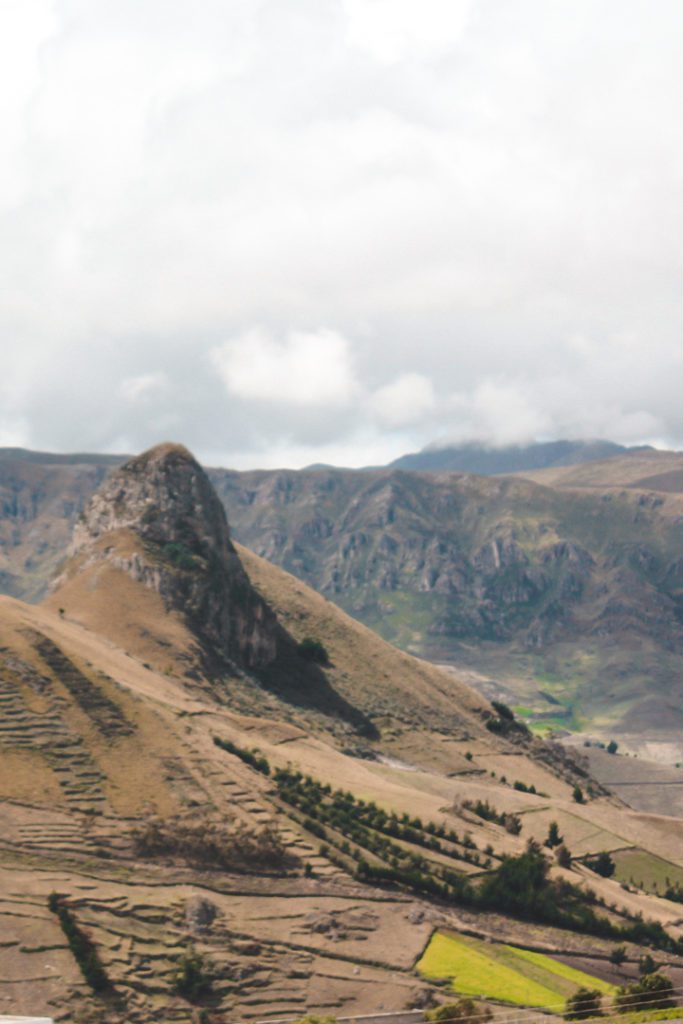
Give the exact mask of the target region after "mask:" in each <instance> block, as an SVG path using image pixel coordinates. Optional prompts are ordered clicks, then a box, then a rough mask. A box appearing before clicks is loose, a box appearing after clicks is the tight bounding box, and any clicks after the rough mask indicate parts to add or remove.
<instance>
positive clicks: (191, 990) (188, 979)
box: [172, 946, 213, 1003]
mask: <svg viewBox="0 0 683 1024" xmlns="http://www.w3.org/2000/svg"><path fill="white" fill-rule="evenodd" d="M172 987H173V991H174V992H175V993H176V994H177V995H179V996H184V998H185V999H187V1000H188V1002H191V1003H196V1002H199V1000H200V999H203V998H205V997H206V996H208V995H211V992H212V989H213V983H212V978H211V974H210V972H209V969H208V967H207V964H206V961H205V960H204V957H203V956H201V954H199V953H196V952H195V950H194V948H193V947H192V946H188V948H187V950H186V951H185V953H184V954H183V955H182V956H181V958H180V960H179V961H178V967H177V969H176V972H175V974H174V976H173V982H172Z"/></svg>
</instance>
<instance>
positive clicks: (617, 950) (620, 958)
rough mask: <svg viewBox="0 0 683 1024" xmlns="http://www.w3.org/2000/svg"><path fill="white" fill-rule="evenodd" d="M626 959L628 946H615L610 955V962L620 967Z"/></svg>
mask: <svg viewBox="0 0 683 1024" xmlns="http://www.w3.org/2000/svg"><path fill="white" fill-rule="evenodd" d="M625 959H626V946H615V947H614V949H613V950H612V952H611V953H610V955H609V962H610V963H611V964H614V965H615V966H616V967H619V966H620V965H621V964H623V962H624V960H625Z"/></svg>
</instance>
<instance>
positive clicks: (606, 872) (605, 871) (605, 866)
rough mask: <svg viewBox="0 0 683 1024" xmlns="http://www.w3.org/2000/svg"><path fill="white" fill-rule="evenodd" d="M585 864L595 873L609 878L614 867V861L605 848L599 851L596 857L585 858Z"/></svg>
mask: <svg viewBox="0 0 683 1024" xmlns="http://www.w3.org/2000/svg"><path fill="white" fill-rule="evenodd" d="M586 864H587V865H588V867H589V868H590V869H591V871H595V873H596V875H601V876H602V877H603V878H611V877H612V875H613V874H614V871H615V868H616V865H615V863H614V861H613V860H612V858H611V857H610V855H609V853H607V851H606V850H603V851H602V853H599V854H598V855H597V857H593V858H591V859H590V860H587V861H586Z"/></svg>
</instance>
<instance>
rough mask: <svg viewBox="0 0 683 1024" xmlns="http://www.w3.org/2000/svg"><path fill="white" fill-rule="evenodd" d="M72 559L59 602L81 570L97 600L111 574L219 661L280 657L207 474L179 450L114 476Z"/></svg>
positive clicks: (88, 513)
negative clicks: (149, 596)
mask: <svg viewBox="0 0 683 1024" xmlns="http://www.w3.org/2000/svg"><path fill="white" fill-rule="evenodd" d="M70 553H71V556H72V557H71V560H70V562H69V564H68V566H67V571H66V574H65V575H64V576H63V577H61V579H60V580H59V581H58V590H59V597H60V600H61V599H62V596H63V597H64V599H66V593H64V594H62V589H63V588H64V587H65V586H68V584H69V583H71V584H73V581H74V580H75V579H76V578H77V577H78V576H81V575H82V574H83V573H86V574H87V575H88V576H89V583H88V586H89V589H90V590H91V591H92V592H93V594H94V593H95V592H96V591H97V590H98V589H100V588H99V587H98V582H99V581H100V580H101V577H102V571H103V570H104V569H105V568H107V567H109V568H111V569H115V570H119V571H122V572H123V573H125V574H126V575H127V576H129V577H130V578H131V579H132V580H134V581H135V582H136V583H142V584H143V585H144V586H145V587H146V588H148V589H149V590H151V591H153V592H154V593H155V594H157V595H158V596H159V597H160V598H161V600H162V601H163V605H164V608H165V611H167V612H175V613H177V615H179V616H180V617H181V618H182V619H183V620H184V622H185V624H186V625H187V626H188V627H189V629H190V630H191V632H192V634H194V636H196V637H197V638H198V639H199V641H200V643H201V644H202V646H203V647H206V648H209V649H210V650H211V652H212V653H213V654H218V655H219V656H220V657H222V658H223V659H225V660H226V661H228V662H230V663H232V664H235V665H237V666H239V667H241V668H244V669H247V670H253V669H259V668H263V667H265V666H267V665H269V664H270V663H271V662H273V661H274V660H275V658H276V656H277V653H278V641H279V639H281V637H280V634H282V633H283V631H282V630H281V629H280V627H279V626H278V624H277V620H276V618H275V615H274V614H273V612H271V610H270V609H269V607H268V605H267V604H266V603H265V602H264V601H263V600H262V598H260V597H259V595H258V594H257V593H256V591H255V590H254V589H253V587H252V586H251V584H250V583H249V580H248V578H247V575H246V573H245V571H244V569H243V567H242V563H241V562H240V559H239V557H238V555H237V553H236V551H235V548H234V547H233V544H232V541H231V539H230V531H229V528H228V523H227V519H226V516H225V511H224V509H223V506H222V504H221V502H220V500H219V499H218V497H217V495H216V492H215V491H214V489H213V487H212V485H211V483H210V481H209V479H208V477H207V475H206V473H205V472H204V470H203V469H202V468H201V466H200V465H199V463H198V462H197V461H196V460H195V459H194V457H193V456H192V455H191V454H190V452H189V451H187V449H186V448H184V447H182V446H181V445H176V444H161V445H158V446H157V447H155V448H152V449H150V450H149V451H147V452H144V453H143V454H142V455H139V456H136V457H135V458H132V459H130V460H129V461H128V462H126V463H125V464H124V465H123V466H121V467H120V468H119V469H117V470H116V471H115V472H114V473H112V475H111V476H110V477H108V478H107V480H106V481H105V482H104V483H103V484H102V486H101V487H100V489H99V490H98V491H97V492H96V493H95V494H94V495H93V497H92V498H91V500H90V503H89V504H88V506H87V507H86V509H85V511H84V512H83V514H82V515H81V517H80V519H79V521H78V523H77V524H76V527H75V530H74V538H73V543H72V546H71V552H70ZM105 589H106V588H105ZM105 600H106V596H105Z"/></svg>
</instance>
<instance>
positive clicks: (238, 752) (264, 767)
mask: <svg viewBox="0 0 683 1024" xmlns="http://www.w3.org/2000/svg"><path fill="white" fill-rule="evenodd" d="M213 742H214V743H215V744H216V746H217V747H220V749H221V750H225V751H227V752H228V754H234V755H235V757H239V759H240V760H241V761H244V763H245V764H248V765H249V766H250V768H254V769H255V770H256V771H257V772H261V774H262V775H270V764H269V763H268V759H267V758H265V757H264V756H263V754H259V753H258V751H256V750H246V749H245V748H244V747H238V746H237V744H236V743H232V742H231V741H230V740H224V739H221V737H220V736H214V738H213Z"/></svg>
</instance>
